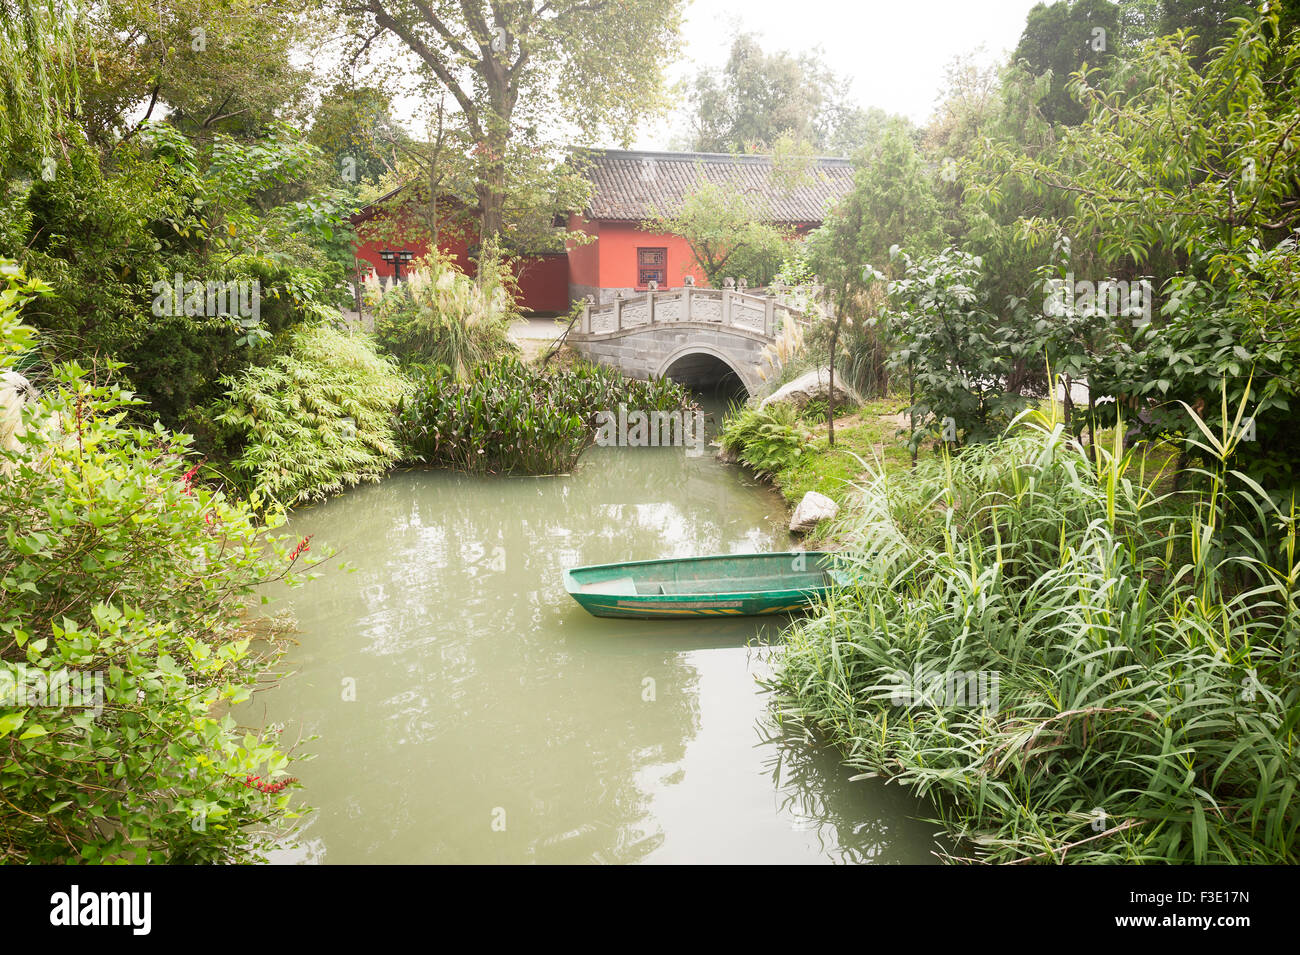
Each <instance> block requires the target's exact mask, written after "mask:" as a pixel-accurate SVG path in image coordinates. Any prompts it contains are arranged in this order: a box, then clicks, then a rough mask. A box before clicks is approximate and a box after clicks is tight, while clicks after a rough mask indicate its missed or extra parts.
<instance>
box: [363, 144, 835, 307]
mask: <svg viewBox="0 0 1300 955" xmlns="http://www.w3.org/2000/svg"><path fill="white" fill-rule="evenodd" d="M574 161H575V162H578V163H580V164H581V165H582V168H583V169H584V172H585V174H586V175H587V177H588V178H589V179H590V180H591V183H592V192H591V200H590V202H589V203H588V205H587V207H586V208H585V209H582V210H580V211H574V212H571V213H570V214H569V219H568V227H569V230H570V231H571V232H583V233H586V234H587V235H590V236H591V237H592V239H591V240H590V241H587V242H578V241H570V242H569V243H568V248H567V251H566V252H560V253H543V254H535V255H531V256H526V257H524V258H523V259H522V260H521V262H520V266H519V268H518V272H517V278H518V281H519V287H520V291H521V293H522V298H523V301H522V303H521V304H523V306H524V307H525V308H528V309H530V310H532V311H533V312H534V313H536V314H540V315H555V314H560V313H563V312H567V311H568V310H569V304H570V302H571V301H573V300H576V299H581V298H583V297H584V296H587V295H591V296H593V297H595V299H596V300H597V301H598V302H599V301H606V300H608V299H611V298H613V297H614V296H615V295H616V294H617V293H618V292H620V291H621V292H623V293H624V294H625V295H628V294H633V293H635V292H637V291H642V292H644V291H645V290H646V289H647V288H648V287H649V283H650V282H651V281H654V282H657V283H658V286H659V288H677V287H680V286H681V285H682V284H683V281H682V280H683V279H684V278H685V277H686V276H691V277H693V278H694V279H695V283H696V284H697V285H704V284H705V277H704V275H703V273H702V272H701V271H700V270H699V267H698V265H697V264H696V262H695V257H694V255H693V254H692V252H691V248H690V245H689V243H688V242H687V241H686V240H685V239H684V238H682V237H681V236H679V235H672V234H670V233H657V232H648V231H646V230H645V229H643V228H642V227H641V224H642V223H643V222H645V221H646V220H648V219H651V218H654V217H655V216H656V215H673V214H675V213H676V212H677V211H679V210H680V208H681V204H682V201H683V200H684V199H685V198H686V197H687V196H688V195H690V193H691V192H692V191H693V190H694V189H695V188H697V186H698V184H699V183H700V182H702V181H707V182H710V183H714V184H716V185H719V186H722V187H723V188H726V189H729V190H734V191H735V192H736V193H738V194H739V195H741V196H743V197H745V199H746V200H747V201H748V202H750V203H751V204H752V207H753V208H754V210H755V215H757V216H762V217H763V218H765V219H767V220H768V221H771V222H773V223H775V224H777V225H784V226H789V227H793V228H794V229H796V230H797V231H799V232H807V231H809V230H811V229H815V228H816V227H817V226H819V225H820V224H821V222H822V219H823V218H824V217H825V214H826V212H827V210H829V208H830V207H831V206H832V205H833V204H834V203H835V202H836V201H838V200H839V199H840V198H841V197H843V196H844V195H845V194H846V193H847V192H848V191H849V190H850V189H851V188H852V185H853V167H852V164H851V163H850V162H849V160H847V159H817V160H815V161H814V162H813V164H812V167H811V169H810V170H809V175H806V176H804V177H802V180H801V182H800V183H799V184H798V185H797V186H795V187H794V188H793V189H786V188H784V187H783V186H781V185H780V184H778V183H777V181H776V178H775V177H774V175H773V164H772V157H770V156H733V155H723V154H714V153H670V152H634V151H626V150H614V149H601V150H582V151H580V152H577V153H575V159H574ZM390 199H391V194H390V196H386V197H384V199H383V200H380V201H379V202H378V203H376V204H375V205H372V206H368V207H367V208H366V209H363V210H361V212H360V213H358V214H357V216H355V217H354V218H353V222H354V223H358V224H360V223H362V222H365V221H368V220H372V219H374V218H375V217H377V216H385V217H387V218H388V219H389V223H386V224H385V227H384V229H383V230H382V231H383V232H384V234H385V235H386V236H388V238H387V239H384V240H380V239H370V240H368V241H364V242H360V243H359V244H358V246H357V257H358V258H359V259H362V260H364V261H366V262H368V263H370V265H371V266H372V267H373V268H374V269H375V271H376V272H377V273H378V274H379V275H381V276H392V275H394V274H395V270H396V267H397V264H398V263H394V262H393V261H391V260H392V259H393V258H394V255H393V253H409V255H410V256H411V257H419V256H420V255H422V254H424V253H425V252H427V251H428V243H427V242H421V241H419V240H417V239H409V240H403V238H402V236H403V235H407V236H414V235H417V234H419V233H422V232H423V231H425V230H419V229H405V228H403V227H402V225H401V221H400V217H401V216H402V215H403V213H402V211H401V207H400V206H399V207H398V208H397V211H385V209H392V203H391V202H387V203H386V205H385V206H383V207H381V205H380V203H385V202H386V200H390ZM446 212H447V216H446V219H447V221H448V222H452V221H460V222H464V217H463V216H459V217H458V216H457V215H456V213H457V212H463V210H458V209H457V208H456V207H455V206H454V205H453V204H452V203H450V202H449V203H448V204H447V208H446ZM440 218H443V217H442V216H440ZM393 220H397V221H396V222H394V221H393ZM472 240H473V234H472V228H471V227H469V226H466V225H462V226H459V227H455V228H447V229H445V230H443V229H440V230H439V246H440V247H441V248H442V249H443V251H444V252H446V253H447V254H449V255H451V256H453V257H454V258H455V259H456V261H457V263H458V264H459V265H460V267H461V268H463V269H464V270H465V271H466V272H467V273H468V274H470V275H472V274H474V264H473V261H472V260H471V258H470V244H471V242H472ZM384 253H388V255H387V257H386V256H385V255H384Z"/></svg>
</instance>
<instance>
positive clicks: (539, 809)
mask: <svg viewBox="0 0 1300 955" xmlns="http://www.w3.org/2000/svg"><path fill="white" fill-rule="evenodd" d="M786 519H787V515H786V509H785V507H784V505H783V503H782V501H781V499H780V498H779V496H778V495H776V494H775V493H774V492H772V491H771V490H770V489H768V488H765V487H762V486H758V485H756V484H755V483H754V482H753V481H752V479H748V478H747V477H746V476H745V475H744V474H743V472H741V471H740V470H739V469H737V468H734V467H729V466H726V465H722V464H720V463H718V462H717V461H715V460H714V459H713V457H712V456H711V455H710V454H705V455H703V456H699V457H691V456H688V455H687V454H686V453H684V452H683V451H682V450H681V449H672V448H664V449H660V448H593V449H591V450H590V451H588V452H587V453H586V454H585V455H584V456H583V458H582V460H581V462H580V463H579V465H578V467H577V468H576V469H575V471H574V473H573V474H571V475H566V476H561V477H549V478H501V477H475V476H470V475H464V474H455V473H451V472H447V471H409V472H401V473H396V474H393V475H391V476H389V477H388V478H387V479H385V480H384V482H383V483H382V484H379V485H373V486H368V487H363V488H360V489H357V490H354V491H351V492H349V493H347V494H345V495H343V496H341V497H339V498H336V499H334V500H331V501H329V502H327V503H325V504H322V505H320V506H317V507H314V508H308V509H304V510H301V511H299V512H296V513H295V515H294V516H293V518H292V521H291V525H290V530H291V532H292V533H293V534H295V535H296V534H314V535H316V538H315V540H316V542H318V543H322V544H323V543H328V544H330V545H332V546H334V547H336V548H338V549H339V551H340V554H339V557H338V558H337V561H346V562H347V563H348V564H349V565H351V566H353V567H354V568H355V570H354V571H352V572H350V573H345V572H343V571H342V570H341V569H340V568H339V567H337V566H335V565H334V564H332V563H331V564H326V565H325V566H324V567H323V568H322V569H321V573H322V575H323V576H322V578H321V579H318V580H316V581H314V582H312V583H310V584H308V585H307V586H306V587H304V588H302V589H299V590H293V591H288V592H287V594H276V596H277V597H280V598H281V601H277V603H280V604H281V605H283V604H284V603H287V604H288V606H289V607H290V608H291V610H292V611H293V613H294V615H295V616H296V618H297V620H298V625H299V629H300V631H301V632H300V633H299V634H298V635H297V639H298V640H299V643H298V644H297V645H296V646H295V647H294V648H293V649H292V650H291V652H290V653H289V655H288V657H287V667H288V673H287V675H286V676H285V677H284V679H283V680H282V681H281V682H280V685H279V686H278V687H276V688H274V689H269V690H266V691H263V692H261V693H259V694H258V695H257V696H255V698H254V700H253V702H252V703H251V704H249V705H248V706H247V707H246V708H245V709H244V710H243V712H242V714H241V716H242V718H243V720H244V721H245V722H247V723H252V724H253V725H258V724H260V723H262V722H263V721H269V722H278V723H283V724H284V725H285V726H286V728H287V733H286V739H287V740H292V739H295V738H297V737H298V736H299V735H301V736H302V738H303V741H302V743H301V744H300V747H299V750H300V751H301V752H306V753H310V754H312V758H311V759H310V760H304V761H301V762H299V763H297V764H295V767H294V772H295V773H296V774H297V775H298V776H299V777H300V778H301V779H302V781H303V783H304V784H305V787H306V791H305V793H304V799H305V801H306V802H307V803H308V804H310V805H312V806H314V807H316V808H315V811H314V812H313V813H312V814H311V815H310V816H309V817H308V819H307V821H306V823H305V825H304V827H303V829H302V830H301V832H300V833H299V834H298V837H297V839H296V840H295V845H294V846H292V847H286V848H284V849H282V850H279V851H277V852H275V853H274V854H273V857H272V861H274V862H280V863H294V862H306V863H527V862H538V863H629V862H652V863H676V862H711V863H713V862H716V863H726V862H735V863H806V862H880V863H923V862H933V861H935V859H934V857H933V856H932V854H931V852H932V850H933V849H934V848H936V845H937V844H936V838H937V827H935V826H933V825H932V824H929V823H925V822H921V821H918V818H919V817H924V816H926V815H929V814H930V810H929V809H928V807H927V806H925V805H924V804H922V803H919V802H917V801H916V800H915V799H913V798H911V797H910V796H909V795H908V794H907V793H905V792H904V791H903V790H901V789H900V788H899V787H897V786H887V785H885V784H883V783H881V782H879V781H876V780H859V781H855V782H850V777H851V775H852V773H851V771H850V770H848V769H846V768H844V767H843V766H841V764H840V763H839V760H838V759H837V757H836V754H835V752H834V751H832V750H830V749H828V748H820V747H817V746H814V745H813V744H812V742H811V741H810V740H807V739H804V738H802V737H801V736H798V735H794V734H789V733H783V732H782V731H780V730H778V729H777V728H776V727H775V725H774V724H773V722H772V720H771V717H770V701H769V699H768V696H767V694H766V693H765V691H764V690H763V689H762V687H761V686H760V685H759V684H758V683H757V681H756V679H755V678H756V676H757V675H759V674H761V673H763V672H764V671H765V667H767V665H768V662H767V658H768V656H769V654H770V648H769V647H768V646H767V645H766V644H770V642H771V641H774V640H776V639H778V637H779V624H780V620H779V618H778V619H777V620H776V621H772V620H769V621H765V622H763V621H759V620H754V619H731V620H716V621H715V620H708V621H703V622H693V621H638V620H600V619H597V618H594V617H591V616H588V615H587V614H586V613H585V612H584V611H583V610H582V609H581V608H580V607H578V605H577V604H576V603H574V602H573V601H572V600H571V599H570V598H569V597H568V595H567V594H566V593H565V592H564V589H563V586H562V583H561V572H562V570H563V569H564V568H565V567H569V566H573V565H575V564H586V563H603V562H608V561H616V560H624V559H642V558H645V559H648V558H654V557H668V556H686V555H690V554H697V553H729V552H734V553H740V552H754V551H764V550H777V549H787V548H788V547H789V546H790V539H789V537H788V535H787V534H786V532H785V529H784V522H785V520H786ZM313 550H318V548H317V547H316V546H315V545H313Z"/></svg>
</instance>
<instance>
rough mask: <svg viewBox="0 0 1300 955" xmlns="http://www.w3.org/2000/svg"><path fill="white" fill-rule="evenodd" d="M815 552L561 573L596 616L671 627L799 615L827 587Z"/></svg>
mask: <svg viewBox="0 0 1300 955" xmlns="http://www.w3.org/2000/svg"><path fill="white" fill-rule="evenodd" d="M832 561H833V555H830V554H826V553H822V552H820V551H788V552H785V553H776V554H748V555H734V554H727V555H719V556H716V557H685V558H680V559H676V560H657V561H631V562H625V563H621V564H594V565H591V566H587V567H575V568H573V569H572V570H566V571H565V572H564V582H565V588H566V589H567V590H568V592H569V595H570V596H571V597H573V599H574V600H575V601H577V602H578V604H579V605H580V606H581V607H582V608H583V609H584V610H586V611H587V612H588V613H590V614H592V615H593V616H596V617H623V618H634V619H642V620H671V619H680V618H691V617H749V616H769V615H773V614H787V613H797V612H798V611H800V610H803V609H804V608H806V607H807V606H808V605H809V604H810V603H812V602H813V601H814V600H815V599H816V598H818V597H819V596H821V595H823V594H825V593H827V592H829V590H830V589H831V587H832V586H833V583H834V581H833V578H832V575H831V573H830V568H831V563H832Z"/></svg>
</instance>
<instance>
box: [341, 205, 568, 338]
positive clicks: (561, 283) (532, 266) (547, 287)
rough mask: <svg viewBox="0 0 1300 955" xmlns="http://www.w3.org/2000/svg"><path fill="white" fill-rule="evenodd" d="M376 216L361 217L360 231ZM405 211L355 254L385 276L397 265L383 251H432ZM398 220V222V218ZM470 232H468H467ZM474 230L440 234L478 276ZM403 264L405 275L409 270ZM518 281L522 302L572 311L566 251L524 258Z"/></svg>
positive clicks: (447, 249) (536, 308) (449, 251)
mask: <svg viewBox="0 0 1300 955" xmlns="http://www.w3.org/2000/svg"><path fill="white" fill-rule="evenodd" d="M374 218H375V217H373V216H367V217H365V218H360V217H359V218H358V220H357V224H358V229H359V233H360V234H361V235H363V236H364V235H365V234H366V225H365V224H364V223H365V222H372V223H373V222H374ZM402 218H403V213H402V212H400V211H398V212H395V213H392V214H390V216H389V222H388V223H384V224H382V225H379V226H372V228H377V229H382V234H383V235H384V236H385V238H382V239H381V238H368V239H365V240H364V241H359V242H357V244H356V246H355V254H356V257H357V258H358V259H361V260H362V261H363V262H366V263H369V265H370V266H371V268H372V269H373V270H374V271H375V272H376V273H377V274H378V275H379V276H380V277H381V278H391V277H392V276H393V275H394V268H393V266H392V265H389V264H388V263H387V262H385V261H384V260H383V258H382V257H381V256H380V254H379V253H380V252H381V251H383V250H385V249H389V250H394V251H400V250H405V251H408V252H414V253H415V258H417V259H418V258H420V257H421V256H424V255H426V254H428V252H429V243H428V241H427V240H425V239H423V238H415V236H419V235H420V233H421V232H422V231H423V230H422V229H420V228H419V227H416V226H414V224H413V225H412V227H411V228H409V229H404V228H401V227H400V226H399V225H397V224H396V223H400V222H401V220H402ZM394 220H395V221H394ZM449 221H450V217H449ZM467 233H468V234H467ZM472 237H473V232H472V231H469V230H466V229H463V228H456V227H455V226H449V227H448V228H447V229H446V230H444V231H441V232H440V233H439V235H438V247H439V248H440V249H441V250H442V252H443V253H444V254H445V255H449V256H451V257H452V259H453V260H454V261H455V263H456V267H457V268H459V269H460V270H461V271H462V272H464V273H465V274H466V275H469V276H473V275H476V274H477V272H478V270H477V269H476V268H475V265H474V263H473V261H471V260H470V257H469V242H470V239H471V238H472ZM409 268H410V267H409V266H403V267H402V269H403V274H405V273H406V272H407V271H408V270H409ZM515 281H516V282H517V283H518V285H519V292H520V303H519V304H520V305H522V306H523V307H524V308H526V309H528V310H530V311H532V312H534V313H536V314H547V313H550V314H562V313H564V312H567V311H568V310H569V261H568V257H567V255H565V253H563V252H557V253H546V254H540V255H536V256H529V257H527V258H522V259H520V261H518V262H517V263H516V264H515Z"/></svg>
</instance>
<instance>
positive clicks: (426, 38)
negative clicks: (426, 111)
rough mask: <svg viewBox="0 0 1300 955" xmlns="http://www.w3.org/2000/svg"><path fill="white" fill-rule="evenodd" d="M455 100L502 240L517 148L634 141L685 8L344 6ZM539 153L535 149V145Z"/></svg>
mask: <svg viewBox="0 0 1300 955" xmlns="http://www.w3.org/2000/svg"><path fill="white" fill-rule="evenodd" d="M340 4H341V10H342V11H343V13H344V14H345V15H346V16H347V17H348V18H349V20H350V22H351V27H352V31H353V33H354V35H355V36H356V37H357V39H358V41H359V44H362V45H368V44H369V43H370V42H371V41H372V40H373V39H376V38H380V37H389V38H392V39H395V40H396V41H398V42H399V43H400V45H401V46H402V47H404V48H405V50H407V51H409V52H410V53H411V54H413V55H414V56H415V57H416V59H417V61H418V63H419V64H420V66H421V67H422V69H423V71H424V72H425V74H426V75H427V77H428V79H429V80H430V81H431V83H433V84H435V85H436V86H438V87H440V88H442V89H444V90H446V92H447V93H449V94H450V96H451V98H452V99H453V100H454V101H455V103H456V105H457V107H458V108H459V119H460V121H461V122H462V123H463V124H464V128H465V130H466V132H467V134H468V136H469V139H470V141H471V142H472V143H473V157H474V161H475V164H476V175H475V179H476V184H475V193H476V198H477V205H478V209H477V211H478V214H479V221H480V232H481V234H482V236H483V238H484V239H485V240H486V239H488V238H490V237H492V236H495V235H497V234H499V233H500V232H501V231H502V228H503V225H504V222H505V218H504V214H505V207H506V199H507V182H508V171H507V166H508V163H509V162H510V161H511V155H512V153H511V149H512V146H513V145H514V144H515V143H516V142H517V141H518V140H520V139H521V138H534V139H538V138H540V133H539V131H541V130H553V129H563V128H569V129H572V130H573V131H574V132H576V133H578V134H580V135H583V136H587V137H596V136H610V135H611V134H613V135H615V136H618V135H622V136H624V137H626V136H628V135H629V134H630V132H631V129H632V127H633V125H634V124H635V122H636V121H637V120H638V119H640V118H641V117H642V116H643V115H645V113H646V112H647V111H648V110H650V109H652V108H654V107H656V106H657V105H659V104H660V103H662V102H663V95H662V85H663V84H662V80H663V69H664V66H665V65H666V64H667V62H668V60H669V59H670V57H671V54H672V51H673V50H674V49H675V47H676V38H677V32H678V29H679V25H680V20H681V0H621V2H613V0H540V2H539V0H477V2H476V0H340ZM530 145H533V144H530Z"/></svg>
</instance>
